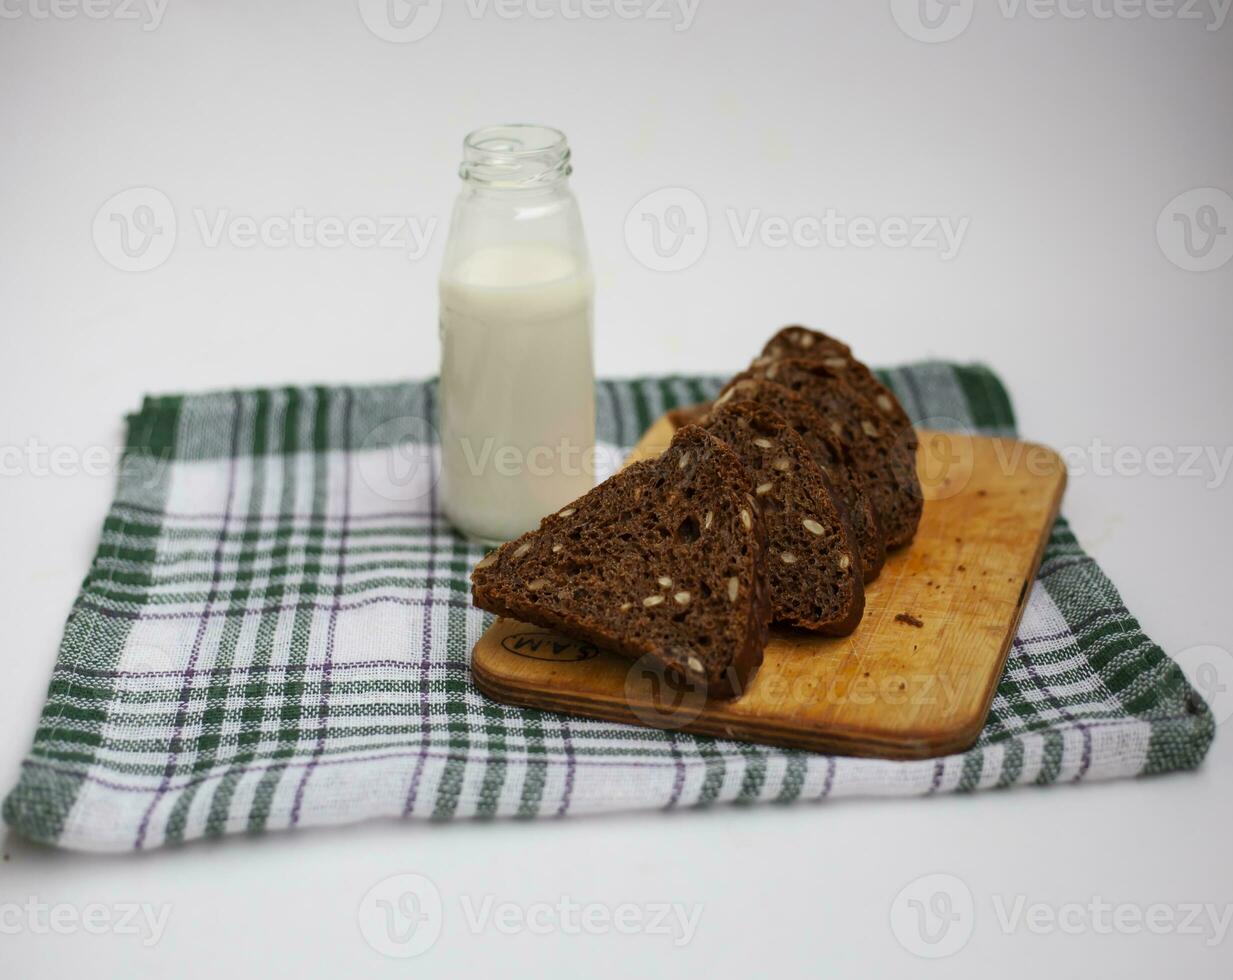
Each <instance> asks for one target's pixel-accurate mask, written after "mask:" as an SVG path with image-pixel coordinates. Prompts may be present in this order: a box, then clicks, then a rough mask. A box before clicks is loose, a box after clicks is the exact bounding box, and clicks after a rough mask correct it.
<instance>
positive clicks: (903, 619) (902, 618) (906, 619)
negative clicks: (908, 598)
mask: <svg viewBox="0 0 1233 980" xmlns="http://www.w3.org/2000/svg"><path fill="white" fill-rule="evenodd" d="M895 622H896V623H903V624H905V625H907V626H915V627H916V628H917V629H920V628H921V627H922V626H924V625H925V624H924V623H923V622H922V621H921V620H919V619H917V618H916V617H915V616H912V615H910V614H909V613H900V614H899V615H898V616H896V617H895Z"/></svg>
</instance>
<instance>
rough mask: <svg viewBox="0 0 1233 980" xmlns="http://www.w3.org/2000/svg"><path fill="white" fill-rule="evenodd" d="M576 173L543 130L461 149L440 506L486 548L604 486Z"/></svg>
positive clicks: (500, 130) (448, 285)
mask: <svg viewBox="0 0 1233 980" xmlns="http://www.w3.org/2000/svg"><path fill="white" fill-rule="evenodd" d="M571 169H572V168H571V167H570V153H569V146H568V144H567V143H566V141H565V135H564V134H563V133H561V132H559V131H558V130H555V129H549V128H547V127H545V126H527V125H513V126H492V127H489V128H486V129H481V130H477V131H476V132H474V133H472V134H471V135H470V136H468V137H467V138H466V140H465V141H464V143H463V162H462V166H461V168H460V171H459V173H460V176H461V177H462V180H463V187H462V191H461V193H460V194H459V195H458V200H457V202H456V203H455V205H454V213H453V217H452V219H451V222H450V235H449V240H448V242H447V243H446V248H445V259H444V265H443V267H442V270H441V281H440V300H441V306H440V311H441V316H440V330H441V385H440V396H439V405H440V423H441V430H440V435H441V465H442V484H441V486H442V494H441V500H442V503H443V506H444V508H445V513H446V516H447V517H448V518H449V520H450V522H451V523H452V524H453V525H454V526H455V527H456V528H457V529H458V530H460V531H462V532H463V533H464V534H466V535H468V536H469V537H472V538H475V539H478V540H480V541H484V542H487V543H497V542H501V541H506V540H509V539H510V538H513V537H516V536H517V535H519V534H521V533H523V532H524V531H528V530H530V529H532V528H534V527H536V526H538V524H539V520H540V518H541V517H543V516H544V515H545V514H548V513H550V512H552V511H555V510H559V509H560V508H561V507H563V506H564V505H565V504H566V503H568V502H569V501H571V500H573V499H574V498H576V497H578V496H580V495H581V494H583V493H585V492H586V491H587V490H589V489H591V487H592V486H594V483H595V473H594V457H595V452H594V445H595V372H594V366H593V363H592V358H591V336H592V307H593V300H594V291H595V290H594V284H593V282H592V278H591V265H590V260H589V259H588V257H587V248H586V241H585V239H584V237H583V232H582V219H581V216H580V214H579V212H578V202H577V201H576V200H575V199H574V195H573V193H572V192H571V191H570V188H569V175H570V173H571Z"/></svg>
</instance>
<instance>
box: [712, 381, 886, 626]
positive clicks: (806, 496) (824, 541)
mask: <svg viewBox="0 0 1233 980" xmlns="http://www.w3.org/2000/svg"><path fill="white" fill-rule="evenodd" d="M704 428H705V429H706V431H707V432H709V433H711V434H712V435H714V436H718V437H719V438H720V439H722V440H723V441H724V442H725V443H727V445H728V446H729V447H730V448H731V449H732V451H733V452H734V453H736V455H737V456H738V457H740V460H741V463H742V464H744V466H745V472H746V473H747V474H748V475H749V479H750V482H752V483H753V485H754V499H755V500H756V501H757V503H758V508H759V509H760V510H761V511H762V517H763V519H764V520H765V522H766V545H767V559H766V560H767V575H768V577H769V579H770V585H771V616H772V619H774V620H775V622H778V623H786V624H788V625H789V626H795V627H798V628H800V629H806V630H812V631H814V632H818V633H826V634H828V635H830V636H847V635H848V634H849V633H851V632H852V631H853V630H854V629H856V627H857V626H858V625H860V621H861V616H863V615H864V612H865V586H864V579H863V578H862V576H861V570H860V556H859V555H858V554H857V552H856V546H855V545H854V544H853V537H852V532H851V530H850V529H849V528H848V522H847V519H846V518H845V517H844V516H843V514H842V513H841V512H840V510H839V507H838V506H837V505H836V503H835V502H833V501H832V499H831V490H830V486H829V484H828V483H827V479H826V477H825V476H824V475H823V474H822V470H821V469H819V468H818V464H817V463H815V462H814V460H813V456H812V455H811V454H810V452H809V449H808V448H807V447H806V446H805V443H804V441H803V440H802V439H801V437H800V436H798V435H797V434H796V432H795V431H794V430H793V428H792V426H791V425H790V424H789V423H788V421H787V420H786V419H785V418H784V417H783V416H782V415H780V414H779V413H778V412H773V411H771V410H770V409H769V408H764V407H762V406H760V405H757V404H755V403H754V402H748V401H739V402H729V403H728V404H726V405H724V406H722V407H720V408H717V409H716V410H715V411H713V412H712V413H711V414H710V415H709V416H708V417H707V421H706V423H705V426H704Z"/></svg>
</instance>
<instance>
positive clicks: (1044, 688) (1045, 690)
mask: <svg viewBox="0 0 1233 980" xmlns="http://www.w3.org/2000/svg"><path fill="white" fill-rule="evenodd" d="M1014 646H1015V648H1016V649H1018V650H1019V651H1020V652H1026V651H1025V648H1024V645H1023V644H1022V643H1021V642H1020V641H1019V640H1018V639H1017V638H1016V639H1015V641H1014ZM1023 665H1024V666H1025V667H1026V668H1027V673H1028V677H1030V678H1031V679H1032V683H1033V684H1035V685H1036V687H1037V689H1038V690H1039V691H1040V693H1041V694H1043V695H1044V696H1045V698H1046V699H1047V700H1048V701H1049V703H1050V704H1051V705H1052V706H1053V708H1054V710H1056V711H1057V712H1058V713H1059V714H1060V715H1061V716H1062V717H1063V718H1065V719H1066V720H1067V721H1068V722H1070V723H1071V724H1072V725H1074V726H1075V727H1076V728H1077V729H1079V731H1080V732H1082V734H1083V755H1082V757H1081V758H1080V759H1079V771H1078V772H1076V773H1075V777H1074V782H1076V783H1077V782H1079V781H1080V780H1081V779H1082V778H1083V777H1084V776H1086V775H1087V771H1088V769H1090V768H1091V766H1092V732H1091V730H1090V728H1089V726H1088V725H1087V724H1086V723H1085V722H1082V721H1080V720H1079V719H1078V718H1076V717H1075V716H1074V715H1072V714H1071V713H1070V712H1069V711H1067V710H1066V706H1065V705H1064V704H1062V702H1061V701H1060V700H1059V699H1058V697H1057V695H1055V694H1054V693H1053V689H1052V688H1051V687H1049V685H1048V684H1046V683H1045V682H1044V680H1043V679H1042V678H1041V676H1040V675H1039V674H1038V673H1036V665H1035V664H1033V663H1032V661H1031V659H1030V658H1028V657H1024V658H1023Z"/></svg>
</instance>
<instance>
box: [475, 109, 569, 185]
mask: <svg viewBox="0 0 1233 980" xmlns="http://www.w3.org/2000/svg"><path fill="white" fill-rule="evenodd" d="M572 172H573V167H572V166H571V164H570V151H569V144H568V143H567V142H566V140H565V134H564V133H562V132H561V131H560V130H556V129H552V128H550V127H547V126H531V125H509V126H489V127H486V128H484V129H478V130H476V131H475V132H473V133H471V135H469V136H468V137H467V138H466V140H465V141H464V142H463V159H462V165H461V166H460V167H459V169H458V174H459V176H460V177H461V178H462V179H463V181H464V182H465V183H466V184H467V186H468V187H471V188H473V189H474V190H476V191H480V192H504V191H537V190H538V191H543V190H549V189H552V188H555V187H557V186H560V185H564V184H565V182H566V180H567V179H568V177H569V175H570V174H571V173H572Z"/></svg>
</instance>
